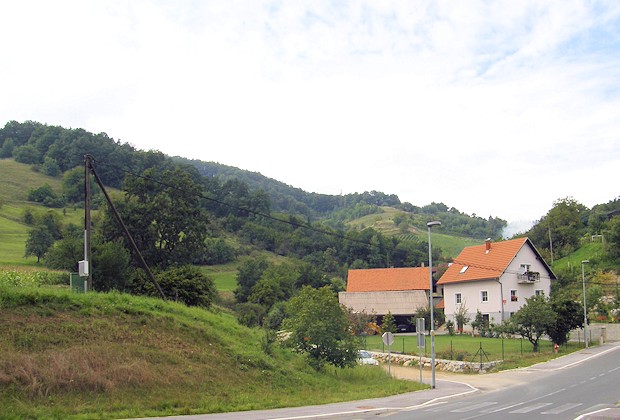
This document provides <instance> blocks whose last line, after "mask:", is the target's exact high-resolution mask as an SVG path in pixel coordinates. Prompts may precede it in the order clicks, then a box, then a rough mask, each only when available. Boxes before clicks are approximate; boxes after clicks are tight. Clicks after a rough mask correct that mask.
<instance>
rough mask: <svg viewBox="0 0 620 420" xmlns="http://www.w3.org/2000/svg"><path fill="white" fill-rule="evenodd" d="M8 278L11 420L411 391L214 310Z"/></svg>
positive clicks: (0, 354) (1, 292)
mask: <svg viewBox="0 0 620 420" xmlns="http://www.w3.org/2000/svg"><path fill="white" fill-rule="evenodd" d="M7 277H8V276H5V277H0V406H1V407H2V415H3V416H6V417H8V418H120V417H122V418H129V417H146V416H168V415H183V414H199V413H215V412H229V411H240V410H254V409H269V408H277V407H290V406H300V405H308V404H324V403H331V402H340V401H346V400H356V399H365V398H370V397H380V396H386V395H393V394H397V393H403V392H409V391H415V390H418V389H421V388H422V387H423V386H421V385H420V384H418V383H415V382H409V381H400V380H395V379H391V378H389V377H387V375H386V374H385V372H384V371H383V369H381V368H376V367H370V366H358V367H356V368H354V369H346V370H340V369H334V368H327V369H325V370H323V371H321V372H315V371H314V370H312V369H311V368H310V367H308V365H307V363H306V361H305V360H304V359H303V357H301V356H300V355H297V354H293V353H291V352H290V351H289V350H286V349H284V348H281V347H280V346H279V345H278V344H277V343H275V342H270V341H269V340H268V339H267V338H266V335H265V334H264V333H263V331H261V330H258V329H248V328H245V327H243V326H240V325H239V324H238V323H237V321H236V319H235V318H234V317H233V316H231V315H229V314H227V313H225V312H223V311H218V310H217V308H215V309H214V310H212V311H207V310H204V309H200V308H189V307H186V306H184V305H180V304H178V303H174V302H164V301H161V300H158V299H150V298H143V297H136V296H129V295H126V294H121V293H88V294H75V293H72V292H70V291H69V290H68V289H66V288H64V287H58V286H41V285H40V284H37V283H38V282H37V281H36V280H28V281H26V280H22V281H20V283H19V285H18V286H17V285H14V284H13V283H11V282H10V281H7V280H6V278H7Z"/></svg>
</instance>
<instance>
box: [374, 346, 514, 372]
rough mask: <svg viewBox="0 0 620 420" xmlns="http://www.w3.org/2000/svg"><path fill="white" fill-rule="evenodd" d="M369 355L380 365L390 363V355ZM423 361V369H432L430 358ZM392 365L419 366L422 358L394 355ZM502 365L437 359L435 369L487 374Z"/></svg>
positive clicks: (497, 361)
mask: <svg viewBox="0 0 620 420" xmlns="http://www.w3.org/2000/svg"><path fill="white" fill-rule="evenodd" d="M369 353H370V354H371V355H372V357H373V358H374V359H377V360H378V361H379V362H380V363H387V362H388V353H378V352H373V351H370V352H369ZM421 361H422V367H423V368H425V369H430V368H431V365H432V360H431V358H430V357H422V358H421ZM390 363H392V364H397V365H402V366H419V363H420V356H413V355H409V354H399V353H392V354H391V358H390ZM500 363H502V361H501V360H493V361H490V362H485V363H478V362H464V361H459V360H445V359H437V358H435V369H437V370H442V371H446V372H455V373H486V372H488V371H489V369H491V368H493V367H495V366H497V365H499V364H500Z"/></svg>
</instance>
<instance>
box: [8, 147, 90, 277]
mask: <svg viewBox="0 0 620 420" xmlns="http://www.w3.org/2000/svg"><path fill="white" fill-rule="evenodd" d="M44 184H48V185H49V186H50V187H51V188H52V189H53V190H54V192H55V193H56V194H58V195H60V194H61V191H62V180H61V178H54V177H50V176H47V175H44V174H42V173H40V172H35V171H33V170H32V168H31V167H30V165H24V164H22V163H17V162H15V161H14V160H12V159H0V265H5V266H6V265H18V266H36V265H37V263H36V262H37V259H36V257H28V258H25V257H24V253H25V249H26V239H27V237H28V232H29V231H30V227H29V226H28V225H26V224H25V223H24V214H25V212H26V211H30V212H32V213H33V214H43V213H46V212H54V213H56V214H57V215H58V217H59V219H60V221H61V222H62V223H63V224H64V225H68V224H74V225H76V226H83V224H84V210H83V209H76V208H65V209H50V208H47V207H43V206H41V205H39V204H36V203H32V202H29V201H27V199H28V192H29V191H30V190H31V189H32V188H38V187H40V186H42V185H44ZM94 213H96V212H94Z"/></svg>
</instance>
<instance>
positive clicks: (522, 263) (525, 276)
mask: <svg viewBox="0 0 620 420" xmlns="http://www.w3.org/2000/svg"><path fill="white" fill-rule="evenodd" d="M555 278H556V277H555V275H554V274H553V272H552V271H551V269H550V268H549V266H548V265H547V263H546V262H545V261H544V260H543V258H542V257H541V256H540V254H539V253H538V251H537V250H536V248H535V247H534V244H532V242H531V241H530V240H529V239H528V238H519V239H512V240H509V241H502V242H493V243H491V240H490V239H487V241H486V243H485V244H484V245H478V246H470V247H467V248H465V249H463V251H462V252H461V253H460V254H459V255H458V257H456V258H455V259H454V261H453V263H452V264H450V266H449V267H448V269H447V270H446V272H445V273H444V274H443V275H442V276H441V278H440V279H439V281H438V282H437V288H438V290H439V289H443V297H444V311H445V315H446V320H452V321H453V322H454V323H455V325H456V320H455V319H454V315H455V313H456V312H457V311H458V310H459V308H466V309H467V311H466V312H467V314H468V317H469V318H471V320H473V319H474V318H475V316H476V312H477V310H480V312H481V313H482V314H483V317H484V319H485V321H486V322H487V323H489V322H491V323H495V324H499V323H501V322H502V321H504V320H508V319H509V318H510V317H511V316H512V314H514V313H515V312H516V311H518V310H519V308H520V307H521V306H522V305H523V304H524V303H525V298H529V297H531V296H534V295H536V294H544V295H545V296H549V294H550V292H551V280H555Z"/></svg>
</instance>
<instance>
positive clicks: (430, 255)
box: [426, 221, 441, 389]
mask: <svg viewBox="0 0 620 420" xmlns="http://www.w3.org/2000/svg"><path fill="white" fill-rule="evenodd" d="M426 226H427V227H428V271H429V281H430V288H429V290H428V308H429V310H430V311H431V327H430V331H431V388H433V389H434V388H435V318H434V315H433V312H434V311H433V309H434V306H435V305H434V304H433V252H432V251H433V246H432V245H431V228H432V227H433V226H441V222H439V221H434V222H428V223H427V224H426Z"/></svg>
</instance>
